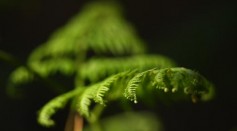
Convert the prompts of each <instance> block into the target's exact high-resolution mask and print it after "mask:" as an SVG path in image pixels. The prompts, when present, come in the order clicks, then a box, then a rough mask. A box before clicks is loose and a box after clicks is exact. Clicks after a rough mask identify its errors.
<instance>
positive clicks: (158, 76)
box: [9, 2, 213, 131]
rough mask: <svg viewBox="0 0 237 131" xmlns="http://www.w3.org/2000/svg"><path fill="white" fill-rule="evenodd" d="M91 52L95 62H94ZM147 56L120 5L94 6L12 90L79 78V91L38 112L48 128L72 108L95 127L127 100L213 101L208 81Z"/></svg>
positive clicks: (21, 73) (41, 52) (30, 64)
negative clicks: (58, 115) (113, 105)
mask: <svg viewBox="0 0 237 131" xmlns="http://www.w3.org/2000/svg"><path fill="white" fill-rule="evenodd" d="M89 52H93V53H94V56H92V57H88V53H89ZM145 52H146V48H145V44H144V42H143V41H141V39H140V38H139V37H138V36H137V34H136V32H135V30H134V29H133V28H132V26H131V24H129V23H128V22H127V21H125V20H124V19H123V17H122V14H121V8H120V6H118V4H116V3H102V2H97V3H91V4H89V5H87V6H85V8H83V9H82V11H81V13H79V14H78V15H76V16H75V17H74V18H73V19H71V20H70V21H69V22H68V23H67V24H66V25H65V26H64V27H62V28H60V29H59V30H57V31H56V32H55V33H53V34H52V36H51V37H50V38H49V40H48V41H47V42H45V43H44V44H42V45H41V46H39V47H38V48H37V49H35V50H34V51H33V52H32V54H31V55H30V56H29V59H28V61H27V64H26V66H21V67H19V68H17V69H16V70H15V71H13V72H12V74H11V76H10V79H9V83H10V85H11V86H10V87H9V88H14V89H16V86H18V85H21V84H25V83H27V82H30V81H33V80H37V79H35V78H37V77H41V78H49V77H52V76H53V75H55V74H56V73H61V74H62V75H64V76H65V77H75V85H74V87H75V88H74V90H71V91H69V92H65V93H63V94H61V95H59V96H57V97H56V98H54V99H52V100H50V101H49V102H48V103H47V104H46V105H45V106H43V107H42V109H41V110H40V111H39V112H38V114H39V115H38V122H39V123H40V124H41V125H43V126H46V127H49V126H53V125H54V124H55V122H54V120H52V119H51V117H52V115H54V114H55V113H56V112H57V110H59V109H61V108H64V107H65V105H66V104H67V103H68V102H71V110H72V111H75V112H77V113H78V114H79V115H80V116H82V117H84V118H85V119H86V120H87V121H88V122H89V123H90V124H92V125H93V124H94V123H97V122H98V119H99V117H100V115H101V113H102V111H103V109H104V108H105V105H108V104H109V103H111V102H113V101H119V100H121V99H127V100H128V101H132V102H131V104H134V103H135V104H136V103H139V102H144V103H145V101H143V100H145V99H149V97H148V95H147V94H152V95H154V97H153V98H157V99H160V98H161V97H163V98H162V99H166V98H168V99H172V100H174V101H177V100H191V101H193V102H197V101H200V100H203V101H206V100H209V99H211V98H212V96H213V85H212V84H211V83H210V82H208V81H207V80H206V79H205V78H204V77H203V76H202V75H200V74H199V73H197V72H194V71H192V70H190V69H186V68H183V67H177V66H176V64H175V63H174V62H173V60H171V59H169V58H167V57H165V56H162V55H147V54H145ZM106 55H113V56H114V57H106ZM160 94H162V95H160ZM157 99H149V101H156V100H157ZM92 105H93V106H92ZM74 130H76V129H74ZM93 130H94V131H97V130H98V131H99V130H101V129H98V127H97V128H93Z"/></svg>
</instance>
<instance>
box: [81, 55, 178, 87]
mask: <svg viewBox="0 0 237 131" xmlns="http://www.w3.org/2000/svg"><path fill="white" fill-rule="evenodd" d="M173 66H175V64H174V62H173V61H172V60H171V59H169V58H167V57H164V56H161V55H137V56H131V57H125V58H113V59H111V58H97V59H96V58H95V59H91V60H90V61H88V62H87V63H85V64H83V65H82V66H81V68H80V70H78V75H79V76H80V78H82V79H89V80H90V81H91V82H96V81H98V80H100V79H101V78H105V77H106V76H109V75H111V74H116V73H119V72H123V71H127V70H132V69H138V70H139V71H143V70H147V69H151V68H154V67H156V68H157V69H162V68H168V67H173Z"/></svg>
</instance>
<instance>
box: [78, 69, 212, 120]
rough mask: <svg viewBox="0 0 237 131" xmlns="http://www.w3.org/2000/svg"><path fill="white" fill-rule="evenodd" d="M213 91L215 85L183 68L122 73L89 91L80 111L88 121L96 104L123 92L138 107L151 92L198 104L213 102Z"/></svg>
mask: <svg viewBox="0 0 237 131" xmlns="http://www.w3.org/2000/svg"><path fill="white" fill-rule="evenodd" d="M212 88H213V86H212V84H211V83H209V82H208V81H207V80H206V79H205V78H204V77H203V76H201V75H200V74H198V73H196V72H194V71H192V70H189V69H185V68H181V67H175V68H164V69H150V70H146V71H143V72H136V71H133V73H131V71H130V72H122V73H118V74H117V75H113V76H111V77H109V78H107V79H105V80H104V81H103V82H100V83H96V84H94V85H92V86H90V87H88V88H87V89H86V90H85V91H84V92H83V93H82V95H81V96H80V99H79V100H78V103H80V104H79V110H78V111H79V112H80V113H82V114H83V115H84V116H86V117H88V116H89V113H90V111H89V107H90V105H91V102H92V100H94V101H95V102H96V103H99V104H104V102H105V101H111V99H112V98H111V97H105V94H109V96H113V95H114V94H116V93H117V92H119V93H120V94H119V95H120V96H125V97H126V98H127V99H129V100H131V101H133V102H134V103H137V99H138V98H137V97H140V98H141V97H148V96H146V94H147V93H148V92H159V93H158V94H167V95H162V97H168V98H169V97H170V98H174V99H177V100H187V99H188V98H189V97H190V96H191V100H192V101H193V102H196V101H197V100H199V99H201V100H205V99H203V98H204V97H205V98H207V97H206V96H209V98H211V96H210V94H211V93H212ZM111 89H113V91H111ZM120 90H124V91H123V92H121V91H120ZM158 90H161V91H162V92H161V91H158ZM155 94H156V93H155ZM116 98H117V99H120V98H121V97H116ZM206 100H207V99H206Z"/></svg>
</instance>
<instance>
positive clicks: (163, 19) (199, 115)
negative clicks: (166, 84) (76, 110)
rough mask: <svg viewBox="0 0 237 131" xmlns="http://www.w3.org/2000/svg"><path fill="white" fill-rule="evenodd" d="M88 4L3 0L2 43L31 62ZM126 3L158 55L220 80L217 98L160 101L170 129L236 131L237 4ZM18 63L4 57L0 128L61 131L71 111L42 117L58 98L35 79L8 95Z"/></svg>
mask: <svg viewBox="0 0 237 131" xmlns="http://www.w3.org/2000/svg"><path fill="white" fill-rule="evenodd" d="M86 2H89V1H85V0H83V1H82V0H61V1H58V0H21V1H19V0H1V1H0V49H1V50H4V51H6V52H8V53H11V54H13V55H14V56H16V57H18V58H19V59H20V60H21V61H25V60H26V58H27V56H28V55H29V53H30V52H31V50H32V49H34V48H35V47H37V45H39V44H41V43H43V42H45V41H46V40H47V38H48V36H49V35H50V34H51V33H52V32H53V31H54V30H55V29H57V28H58V27H60V26H62V25H64V24H65V23H66V21H67V20H68V19H69V18H71V17H72V16H73V15H75V14H76V13H77V12H78V11H79V10H80V9H81V7H82V6H83V5H84V4H85V3H86ZM121 4H122V5H123V6H124V9H125V16H126V18H127V19H128V20H129V21H130V22H131V23H133V24H134V26H135V28H136V29H137V31H138V32H139V34H140V36H141V37H142V38H143V39H144V40H145V41H146V42H147V43H148V47H149V49H150V51H151V52H152V53H160V54H163V55H167V56H169V57H170V58H172V59H174V60H175V61H177V63H178V64H179V65H180V66H184V67H187V68H191V69H194V70H197V71H199V72H200V73H201V74H203V75H204V76H206V77H207V78H208V79H209V80H210V81H212V82H213V83H214V84H215V85H216V88H217V96H216V99H215V100H213V101H211V102H208V103H198V104H188V103H178V104H174V105H170V106H164V105H161V106H160V107H159V105H158V107H157V112H158V114H159V115H160V116H161V119H162V120H163V122H164V126H165V129H166V131H190V130H192V131H231V130H233V129H234V128H235V130H237V129H236V128H237V120H236V119H237V113H236V111H237V108H236V105H237V101H236V100H237V99H236V98H237V96H236V92H237V89H236V88H237V86H236V83H235V82H236V77H235V76H236V74H237V72H236V67H237V66H236V56H237V55H236V48H235V44H236V41H235V38H236V33H235V32H236V28H235V27H236V23H237V15H236V14H237V9H236V7H237V6H236V4H235V3H234V2H229V1H214V0H213V1H210V0H192V1H190V0H183V1H180V0H143V1H132V0H122V1H121ZM13 69H14V68H13V67H11V66H9V65H8V64H6V63H3V62H0V131H22V130H24V131H43V130H48V131H51V130H62V128H63V126H64V125H63V124H64V118H65V117H66V115H67V114H66V112H67V110H66V109H65V110H63V111H61V112H59V113H58V114H59V116H56V119H58V121H57V122H58V126H57V127H55V128H50V129H46V128H44V127H41V126H39V125H38V124H37V123H36V112H37V110H38V109H40V107H41V106H42V105H43V104H44V103H45V102H47V101H48V100H49V99H50V98H52V97H54V96H55V94H54V93H53V92H51V91H50V90H49V89H47V88H45V87H43V85H35V84H33V85H29V87H27V91H26V96H25V97H24V98H21V99H12V98H10V97H8V96H7V95H6V93H5V84H6V80H7V77H8V75H9V73H10V72H11V71H12V70H13ZM60 114H61V115H60ZM57 117H58V118H57ZM60 128H61V129H60Z"/></svg>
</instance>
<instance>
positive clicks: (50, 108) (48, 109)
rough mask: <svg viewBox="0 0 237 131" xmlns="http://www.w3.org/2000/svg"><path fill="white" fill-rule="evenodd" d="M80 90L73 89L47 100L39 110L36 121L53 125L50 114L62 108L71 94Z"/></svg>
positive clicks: (75, 93) (45, 124)
mask: <svg viewBox="0 0 237 131" xmlns="http://www.w3.org/2000/svg"><path fill="white" fill-rule="evenodd" d="M80 92H81V90H79V89H77V90H73V91H70V92H68V93H66V94H63V95H61V96H58V97H56V98H54V99H53V100H51V101H49V102H48V103H47V104H46V105H45V106H44V107H43V108H42V109H41V110H40V111H39V116H38V122H39V123H40V124H41V125H43V126H46V127H50V126H53V125H55V122H54V121H53V120H52V119H51V116H52V115H54V114H55V113H56V111H57V110H58V109H61V108H63V107H64V106H65V105H66V103H67V102H68V100H69V99H71V98H72V97H73V96H75V95H78V94H80Z"/></svg>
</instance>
